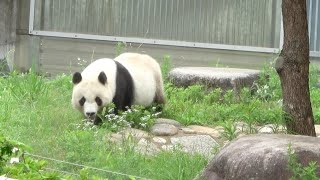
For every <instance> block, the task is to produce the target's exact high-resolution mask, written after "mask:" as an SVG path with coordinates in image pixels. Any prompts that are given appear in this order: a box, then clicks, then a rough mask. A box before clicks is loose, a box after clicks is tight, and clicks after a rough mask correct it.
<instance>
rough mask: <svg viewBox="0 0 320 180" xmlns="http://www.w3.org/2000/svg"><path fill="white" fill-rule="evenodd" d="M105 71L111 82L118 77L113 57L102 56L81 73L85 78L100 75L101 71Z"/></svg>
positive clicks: (94, 77)
mask: <svg viewBox="0 0 320 180" xmlns="http://www.w3.org/2000/svg"><path fill="white" fill-rule="evenodd" d="M101 71H104V73H105V74H106V75H107V77H108V79H110V80H112V81H110V82H115V78H116V64H115V63H114V61H113V60H112V59H108V58H102V59H97V60H95V61H93V62H92V63H91V64H89V65H88V66H87V67H86V68H85V69H84V70H83V71H82V72H81V75H82V76H83V78H84V79H94V80H96V78H97V77H98V75H99V73H100V72H101Z"/></svg>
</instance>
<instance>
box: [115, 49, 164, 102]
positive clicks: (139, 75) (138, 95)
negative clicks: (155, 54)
mask: <svg viewBox="0 0 320 180" xmlns="http://www.w3.org/2000/svg"><path fill="white" fill-rule="evenodd" d="M115 60H116V61H118V62H120V63H121V64H122V65H123V66H124V67H125V68H127V69H128V71H129V73H130V74H131V76H132V78H133V84H134V88H135V91H134V99H133V104H136V105H142V106H149V105H150V104H151V103H152V102H153V100H154V96H155V92H156V76H157V75H158V76H160V77H161V69H160V66H159V64H158V63H157V62H156V60H154V59H153V58H151V57H150V56H148V55H143V54H137V53H123V54H121V55H120V56H118V57H116V58H115ZM161 81H162V79H161Z"/></svg>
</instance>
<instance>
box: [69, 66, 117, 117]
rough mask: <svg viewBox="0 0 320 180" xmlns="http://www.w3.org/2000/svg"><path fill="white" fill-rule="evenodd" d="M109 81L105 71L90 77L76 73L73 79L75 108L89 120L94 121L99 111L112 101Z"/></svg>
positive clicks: (73, 103)
mask: <svg viewBox="0 0 320 180" xmlns="http://www.w3.org/2000/svg"><path fill="white" fill-rule="evenodd" d="M107 81H108V80H107V76H106V74H105V73H104V72H103V71H101V72H100V73H99V74H93V75H92V76H89V77H88V76H83V75H81V73H79V72H76V73H74V74H73V78H72V82H73V84H74V87H73V93H72V105H73V107H74V108H76V109H78V110H79V111H81V112H82V113H83V114H84V115H85V117H87V118H88V119H90V120H94V118H95V117H96V115H97V113H98V111H99V110H100V109H101V108H102V107H103V106H104V105H106V104H108V103H110V102H111V101H112V94H111V91H110V89H109V86H108V85H107Z"/></svg>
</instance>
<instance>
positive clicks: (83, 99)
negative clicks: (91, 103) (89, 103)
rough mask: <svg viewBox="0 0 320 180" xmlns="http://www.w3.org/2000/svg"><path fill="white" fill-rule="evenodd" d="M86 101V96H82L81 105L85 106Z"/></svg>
mask: <svg viewBox="0 0 320 180" xmlns="http://www.w3.org/2000/svg"><path fill="white" fill-rule="evenodd" d="M85 102H86V98H84V97H82V98H81V99H80V101H79V104H80V106H83V105H84V103H85Z"/></svg>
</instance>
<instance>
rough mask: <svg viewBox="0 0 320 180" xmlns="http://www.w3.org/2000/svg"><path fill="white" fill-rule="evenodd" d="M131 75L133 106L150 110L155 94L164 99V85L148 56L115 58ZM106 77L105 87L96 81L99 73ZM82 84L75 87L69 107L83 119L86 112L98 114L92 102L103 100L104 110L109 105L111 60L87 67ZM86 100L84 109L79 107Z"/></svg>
mask: <svg viewBox="0 0 320 180" xmlns="http://www.w3.org/2000/svg"><path fill="white" fill-rule="evenodd" d="M115 61H118V62H119V63H121V64H122V65H123V66H124V67H125V68H126V69H127V70H128V71H129V73H130V74H131V77H132V79H133V85H134V96H133V104H135V105H143V106H149V105H151V104H152V103H153V101H154V98H155V95H156V93H158V94H160V96H161V97H163V98H164V96H163V82H162V76H161V69H160V66H159V64H158V63H157V62H156V60H154V59H153V58H151V57H150V56H148V55H142V54H137V53H124V54H121V55H120V56H118V57H116V58H115ZM101 71H103V72H104V73H105V74H106V76H107V83H106V85H102V84H101V83H100V82H99V81H98V76H99V74H100V72H101ZM81 75H82V81H81V82H80V83H79V84H76V85H75V86H74V89H73V94H72V104H73V106H74V107H75V108H77V109H78V110H79V111H81V112H83V113H84V115H85V116H86V113H87V112H95V113H97V112H98V111H99V107H98V106H97V104H96V103H95V98H96V97H97V96H99V97H100V98H101V99H102V102H103V106H104V105H106V104H108V103H110V102H112V99H113V97H114V95H115V90H116V82H115V81H116V64H115V62H114V61H112V60H111V59H106V58H105V59H98V60H96V61H94V62H93V63H91V64H90V65H89V66H87V67H86V68H85V69H84V70H83V72H82V73H81ZM83 96H84V97H85V98H86V102H85V104H84V106H83V107H82V106H80V105H79V100H80V99H81V98H82V97H83Z"/></svg>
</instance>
